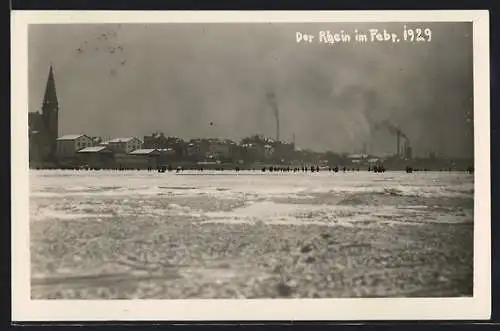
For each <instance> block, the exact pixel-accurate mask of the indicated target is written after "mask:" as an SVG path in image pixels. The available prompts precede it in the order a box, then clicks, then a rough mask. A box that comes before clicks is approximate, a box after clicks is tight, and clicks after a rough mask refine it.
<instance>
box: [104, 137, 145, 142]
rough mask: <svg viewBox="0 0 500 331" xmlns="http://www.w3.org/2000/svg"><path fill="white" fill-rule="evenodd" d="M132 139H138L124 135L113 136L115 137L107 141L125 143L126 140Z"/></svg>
mask: <svg viewBox="0 0 500 331" xmlns="http://www.w3.org/2000/svg"><path fill="white" fill-rule="evenodd" d="M133 139H138V138H136V137H124V138H115V139H111V140H110V141H108V143H126V142H129V141H131V140H133Z"/></svg>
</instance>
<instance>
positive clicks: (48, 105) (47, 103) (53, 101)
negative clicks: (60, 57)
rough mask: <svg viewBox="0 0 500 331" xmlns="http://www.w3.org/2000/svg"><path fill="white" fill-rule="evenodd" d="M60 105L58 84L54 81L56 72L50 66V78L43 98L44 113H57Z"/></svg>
mask: <svg viewBox="0 0 500 331" xmlns="http://www.w3.org/2000/svg"><path fill="white" fill-rule="evenodd" d="M58 108H59V103H58V101H57V94H56V84H55V81H54V70H53V66H52V64H51V65H50V71H49V78H48V79H47V85H46V87H45V96H44V98H43V105H42V113H46V112H51V111H57V110H58Z"/></svg>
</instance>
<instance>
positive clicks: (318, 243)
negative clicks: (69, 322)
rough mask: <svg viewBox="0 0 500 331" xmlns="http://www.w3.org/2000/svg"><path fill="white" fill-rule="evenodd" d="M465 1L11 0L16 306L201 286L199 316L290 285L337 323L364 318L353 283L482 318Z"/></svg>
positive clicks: (481, 165) (189, 293)
mask: <svg viewBox="0 0 500 331" xmlns="http://www.w3.org/2000/svg"><path fill="white" fill-rule="evenodd" d="M466 13H469V15H470V17H471V19H466V18H465V17H466V15H465V14H464V16H463V17H462V18H460V17H457V19H455V20H453V19H452V18H453V16H451V18H449V19H447V20H445V19H439V18H438V17H437V16H432V15H429V17H427V18H426V17H425V15H423V16H422V17H421V18H420V17H418V16H415V17H413V18H412V17H410V14H411V12H406V16H405V14H404V13H401V16H400V17H401V19H398V18H397V16H394V15H393V16H391V17H387V18H386V19H385V20H384V16H382V15H383V12H380V13H379V15H380V16H376V15H375V16H370V17H372V20H370V19H366V20H362V19H361V18H358V19H352V16H349V15H346V17H345V18H344V19H342V16H341V14H340V13H337V14H336V15H337V16H335V15H334V14H332V15H333V16H332V17H335V19H330V20H327V19H324V17H323V16H321V19H316V20H314V19H313V18H311V19H307V20H306V19H303V20H300V19H295V20H294V19H289V20H285V19H284V18H285V17H286V15H285V14H284V13H283V16H279V15H278V13H274V14H272V13H269V14H268V15H269V17H268V18H267V19H264V18H263V19H260V20H259V19H256V17H260V16H252V15H250V19H245V18H244V15H243V16H242V17H241V19H236V14H234V15H235V16H230V15H227V14H226V15H223V17H224V18H230V19H229V20H224V19H223V18H221V19H217V16H214V14H210V15H209V14H208V13H205V14H204V15H205V16H203V15H202V14H201V13H199V15H198V16H196V15H194V16H189V15H187V19H186V20H185V21H180V19H172V21H169V20H168V19H167V18H168V17H170V18H172V17H174V16H172V15H170V16H168V15H167V14H165V16H158V15H157V16H154V17H155V19H151V20H147V19H146V17H147V16H144V17H143V18H142V19H140V16H139V14H137V16H131V15H128V16H127V15H125V16H124V17H123V18H120V16H119V15H115V16H111V15H110V20H105V19H103V18H104V17H106V16H105V15H104V13H101V14H100V15H97V14H96V18H95V19H93V20H92V19H90V17H91V16H90V14H88V15H83V14H82V15H80V16H79V15H76V16H75V17H73V18H72V17H70V16H68V15H69V14H68V15H66V16H64V15H63V14H61V15H54V16H50V15H49V18H47V19H46V20H44V19H40V18H41V17H42V14H40V16H36V15H34V14H32V15H31V16H29V15H27V17H28V19H27V20H26V21H29V23H26V22H25V21H22V22H23V25H22V28H21V29H20V30H19V31H22V33H23V34H24V38H25V39H24V44H23V45H22V46H19V48H17V51H19V54H20V56H19V57H17V60H16V61H17V63H18V65H20V66H24V67H23V68H22V69H18V70H19V71H17V73H18V76H19V77H22V78H13V85H14V86H16V79H19V81H18V85H17V86H22V87H20V88H18V91H20V94H18V95H19V100H21V99H22V100H23V101H22V103H20V104H19V105H25V106H26V108H23V107H19V106H17V107H14V108H13V110H12V112H13V118H14V117H15V116H18V117H17V119H13V123H14V125H15V124H16V123H17V124H19V125H18V126H16V130H18V131H20V132H21V133H20V134H18V136H23V137H21V138H20V140H17V141H16V137H17V136H16V137H14V139H13V153H18V155H19V157H18V158H17V159H16V158H15V157H13V163H14V162H16V160H20V161H22V162H24V163H22V164H21V163H19V164H18V165H17V166H16V164H13V167H15V168H17V170H14V172H13V176H15V174H18V175H19V176H23V179H22V178H21V177H19V183H21V182H20V181H21V180H23V181H24V182H25V184H19V186H17V188H14V187H13V195H14V196H16V190H17V196H18V197H22V198H20V199H17V201H16V202H14V205H13V209H16V207H15V206H16V203H17V204H18V206H19V210H20V212H19V213H18V214H16V212H13V215H14V218H13V222H16V223H17V222H19V223H23V225H15V226H13V231H14V232H13V233H14V238H15V240H14V241H13V242H14V244H13V247H14V250H13V251H14V255H13V261H14V262H15V263H22V264H23V267H13V269H14V270H13V273H14V274H15V273H16V268H17V270H18V272H19V275H21V274H22V276H20V277H21V278H18V281H19V282H21V281H24V280H25V281H26V282H27V284H24V285H23V289H22V290H19V291H18V292H17V293H19V296H18V297H17V299H16V296H15V295H14V301H16V300H21V299H20V298H21V296H23V298H22V300H25V301H27V302H31V303H33V304H35V305H36V304H37V302H38V304H40V303H43V304H44V305H52V304H56V305H57V304H58V302H59V303H61V304H64V305H69V306H67V307H70V306H71V304H72V303H74V304H77V305H84V306H78V307H80V308H78V309H76V311H73V312H72V313H71V314H68V316H73V318H74V317H82V318H84V316H83V315H78V314H80V313H81V314H86V313H84V312H83V311H84V310H85V309H83V308H82V307H91V306H94V308H95V307H97V306H96V305H95V304H94V302H99V304H101V305H102V306H101V307H109V309H111V310H112V308H111V307H115V308H116V310H115V311H121V310H120V308H118V306H113V305H115V304H118V303H117V302H121V303H124V304H125V305H129V306H127V307H129V308H127V309H129V310H130V309H132V310H133V307H134V306H133V303H134V302H138V301H136V300H141V302H142V303H141V304H146V303H144V302H147V301H150V302H153V301H154V302H158V301H157V300H162V302H168V305H169V307H174V306H175V305H177V306H176V307H178V309H179V310H180V309H181V308H179V307H185V306H183V305H186V304H187V303H189V305H191V306H190V307H195V306H193V305H196V304H198V303H200V304H201V303H202V302H205V306H204V307H205V308H207V307H209V305H212V307H213V308H212V309H214V310H215V313H213V315H210V316H211V318H210V319H218V318H219V317H220V316H223V317H224V319H231V318H230V317H228V315H227V314H225V313H221V311H222V310H224V309H223V308H221V309H219V312H218V313H217V308H216V307H217V305H219V304H220V305H221V306H220V307H226V308H227V306H231V305H233V306H237V305H240V308H242V309H247V310H248V309H249V308H250V307H258V306H259V305H260V306H261V307H264V306H266V307H268V308H271V309H273V308H272V307H275V309H276V311H277V313H276V316H277V317H278V318H279V316H281V317H283V316H284V315H283V314H286V310H287V309H286V308H285V307H286V304H287V302H290V304H291V305H292V306H293V307H292V308H290V309H289V310H288V311H289V312H290V313H293V312H294V311H300V308H298V307H299V306H298V305H299V304H300V302H303V301H304V300H306V301H307V302H309V303H313V304H314V305H318V307H320V306H321V304H322V303H323V307H324V308H323V309H325V307H330V308H329V309H330V310H331V309H332V308H331V307H333V306H332V304H333V303H335V304H336V305H338V306H342V305H343V306H344V308H345V309H347V307H350V308H349V313H347V314H346V315H345V316H348V317H349V316H350V317H351V318H352V316H353V315H352V314H353V311H354V309H355V308H353V307H354V306H350V305H355V304H356V302H359V304H360V306H359V307H360V308H358V310H359V311H360V312H365V313H364V314H365V315H364V316H365V317H364V318H365V319H366V316H370V315H366V314H370V313H369V312H370V311H376V309H377V308H376V306H377V303H375V302H377V301H373V302H374V303H372V306H373V307H374V308H373V307H372V308H369V307H370V306H368V305H367V304H368V302H369V300H381V301H380V305H379V307H382V306H383V304H384V303H386V304H389V303H390V302H391V300H399V301H397V302H400V303H399V304H395V305H396V306H399V308H400V309H402V310H404V309H406V311H407V312H412V311H413V312H416V311H417V310H418V307H419V306H418V305H419V304H420V305H421V306H425V307H424V310H425V309H427V310H428V311H433V310H434V312H433V313H435V314H438V312H436V311H435V309H434V308H432V307H433V304H439V302H438V301H435V300H437V299H441V300H447V299H449V300H452V301H450V303H449V304H450V305H451V306H448V307H453V304H456V305H457V306H456V307H457V308H456V309H454V312H455V313H457V314H458V313H460V312H461V311H464V312H470V313H471V315H473V316H476V317H478V318H479V316H487V315H488V314H489V310H488V309H489V308H488V307H489V299H488V297H489V295H490V294H489V292H488V291H489V274H487V273H488V272H489V263H490V262H489V222H490V218H489V217H490V216H489V196H485V197H483V196H481V198H478V194H483V195H484V194H486V195H488V194H489V164H488V163H489V159H488V157H489V156H488V155H487V153H489V134H488V133H487V131H488V130H489V120H488V118H489V117H488V116H489V115H488V114H489V101H488V100H489V99H488V98H489V94H488V91H487V90H488V88H489V81H488V79H489V76H488V68H487V67H486V70H484V67H483V68H481V67H479V66H478V64H477V62H478V61H479V59H480V58H482V59H486V62H488V61H489V58H488V53H487V43H488V38H486V40H482V41H481V42H480V41H478V38H479V37H480V35H479V34H478V25H477V24H478V23H477V22H475V21H474V20H473V19H472V18H475V17H481V18H482V19H483V20H485V21H486V32H485V34H484V31H483V34H482V36H486V37H487V32H488V30H487V24H488V23H487V22H488V17H487V14H486V16H481V15H480V13H481V12H466ZM158 14H160V13H158ZM143 15H144V14H143ZM240 15H242V14H241V13H240ZM273 15H274V16H273ZM304 15H305V14H304ZM19 17H22V15H20V16H19ZM111 17H113V18H112V19H111ZM117 17H118V18H119V19H117ZM127 17H128V18H129V19H127ZM132 17H135V18H134V19H133V18H132ZM158 17H164V19H158ZM190 17H191V18H190ZM203 17H205V18H207V19H200V18H203ZM263 17H265V15H264V16H263ZM295 17H296V18H297V17H298V16H297V14H295ZM304 17H307V16H304ZM373 17H377V19H373ZM439 17H444V16H439ZM25 18H26V17H25ZM231 18H232V19H231ZM252 18H253V19H252ZM37 19H38V20H37ZM79 19H80V20H79ZM30 20H31V21H30ZM58 20H60V21H61V22H59V21H58ZM18 22H21V20H20V19H19V20H18ZM18 26H21V24H20V23H19V24H18ZM482 27H484V25H482ZM481 43H482V45H483V46H482V47H483V48H482V49H483V51H486V54H484V55H481V53H479V51H480V48H478V44H481ZM484 43H486V48H485V46H484ZM19 44H21V43H19ZM14 51H16V48H14V47H13V52H14ZM17 73H16V71H13V76H15V75H17ZM481 74H482V75H483V76H480V75H481ZM21 79H22V80H21ZM21 82H22V83H21ZM23 84H24V85H23ZM480 88H482V90H481V91H482V92H478V91H479V90H480ZM14 93H15V92H14ZM478 93H483V94H482V95H480V94H478ZM13 100H17V99H16V97H14V98H13ZM14 103H15V102H14ZM14 113H16V114H17V113H20V114H21V115H14ZM14 125H13V126H14ZM22 126H23V127H22ZM14 146H15V147H14ZM481 176H486V177H481ZM15 182H16V179H15V178H14V177H13V183H15ZM24 182H23V183H24ZM13 200H14V198H13ZM21 203H25V204H24V207H21ZM21 210H23V211H21ZM21 213H22V214H21ZM15 215H18V217H19V219H16V216H15ZM21 215H23V216H22V218H23V220H21ZM478 215H481V216H480V217H478ZM24 218H25V219H24ZM21 227H22V229H24V231H25V233H24V234H21ZM16 233H17V234H16ZM17 236H21V237H23V236H24V237H23V238H22V239H19V240H18V239H16V238H17ZM478 238H480V239H479V240H480V241H482V243H480V242H478ZM16 240H17V244H16ZM16 247H17V248H16ZM478 250H479V252H478ZM21 254H24V255H21ZM15 256H18V257H21V256H23V258H22V260H21V259H17V260H16V258H15ZM478 256H480V257H479V258H478ZM478 259H479V260H478ZM21 261H22V262H21ZM21 270H23V271H22V272H21ZM19 286H21V285H19ZM485 291H486V292H487V293H485ZM14 293H16V290H14ZM291 299H299V300H291ZM325 299H329V300H333V301H331V302H332V303H330V304H328V303H327V302H330V301H329V300H326V301H324V300H325ZM347 299H357V301H354V302H353V301H349V302H350V303H349V304H347V303H346V304H343V302H346V301H345V300H347ZM423 299H424V300H430V301H427V303H425V301H422V300H423ZM479 299H480V300H481V304H480V305H478V300H479ZM96 300H97V301H96ZM116 300H120V301H116ZM207 300H209V301H207ZM384 300H385V301H384ZM401 300H402V301H401ZM405 300H408V301H405ZM411 300H415V301H411ZM419 300H420V301H419ZM453 300H454V301H453ZM467 300H468V301H467ZM252 302H253V305H252ZM364 302H365V303H366V304H365V305H364ZM370 302H371V301H370ZM393 302H395V301H393ZM436 302H437V303H436ZM209 303H210V304H209ZM409 303H412V304H415V306H414V307H413V308H411V307H410V306H409ZM162 304H163V303H157V305H162ZM207 304H208V306H207ZM460 304H461V306H460ZM108 305H109V306H108ZM131 305H132V306H131ZM249 305H250V306H249ZM256 305H257V306H256ZM279 305H284V306H282V307H281V308H278V306H279ZM445 306H446V304H445V303H444V302H443V307H445ZM38 307H43V305H39V306H38ZM45 307H48V306H45ZM54 307H55V306H54ZM60 307H62V306H60ZM75 307H76V306H75ZM131 307H132V308H131ZM244 307H246V308H244ZM303 307H308V308H307V309H309V310H310V311H311V313H312V315H313V316H314V315H315V314H318V312H312V311H313V310H316V309H319V308H312V307H315V306H311V305H310V304H308V305H306V304H304V306H303ZM363 307H364V308H363ZM386 307H388V306H386ZM434 307H435V306H434ZM458 307H462V308H458ZM474 307H479V308H477V310H476V311H474ZM485 307H486V308H485ZM21 308H22V307H21ZM420 308H422V307H420ZM41 309H42V308H41ZM89 309H91V308H89ZM158 309H160V308H158ZM227 309H232V308H227ZM234 309H236V308H234ZM370 309H375V310H370ZM387 309H389V308H387ZM54 310H55V309H53V310H52V311H51V312H50V314H56V315H57V314H59V315H57V316H59V319H64V318H63V317H61V316H62V315H60V314H62V313H59V312H58V313H55V312H54ZM89 311H90V310H88V311H87V312H89ZM96 311H97V309H96ZM123 311H124V310H123ZM229 311H230V310H226V312H229ZM306 311H307V310H302V312H303V313H301V314H302V315H295V316H293V315H291V316H289V318H288V319H295V318H301V319H307V317H306V316H304V315H303V314H305V313H306ZM341 311H342V309H341V308H339V310H338V311H336V312H332V311H330V312H328V311H326V312H325V313H324V314H323V315H320V316H321V317H322V318H325V317H331V318H332V319H333V318H340V319H342V316H343V315H342V313H340V312H341ZM391 311H393V310H391ZM47 312H48V308H47V311H46V313H47ZM107 312H109V310H108V311H107ZM279 312H282V313H279ZM393 312H395V311H393ZM30 313H32V312H30ZM247 313H248V314H250V315H252V312H249V311H247ZM448 313H449V312H446V313H444V314H445V315H444V317H446V316H448V315H446V314H448ZM26 314H28V312H25V315H26ZM99 314H106V312H103V311H101V312H98V313H97V315H98V316H101V317H96V318H97V319H105V317H103V316H104V315H99ZM155 314H157V315H155V317H156V318H158V319H160V318H161V315H158V314H160V313H159V312H157V313H155ZM170 314H171V315H169V317H168V318H170V319H183V318H182V316H181V315H178V316H179V318H176V316H172V313H170ZM208 314H209V313H208V312H207V313H201V315H200V316H204V317H205V319H206V316H207V315H208ZM221 314H222V315H221ZM349 314H351V315H349ZM360 314H361V315H360V318H363V317H361V316H362V314H363V313H360ZM373 314H375V313H373ZM21 315H22V314H21ZM35 315H37V316H39V317H38V318H41V317H40V316H41V315H43V313H41V312H39V313H35ZM97 315H96V316H97ZM45 316H46V317H47V316H50V315H45ZM85 316H87V317H85V318H84V319H91V317H90V316H89V315H88V314H87V315H85ZM106 316H109V315H106ZM113 316H114V318H115V319H116V318H118V319H120V318H119V317H116V316H117V315H116V314H115V315H113ZM150 316H152V315H150ZM190 316H191V317H190V318H193V316H194V315H190ZM252 316H253V318H257V319H264V318H265V317H266V316H272V315H265V314H264V315H262V314H261V315H258V314H257V312H256V311H255V312H254V314H253V315H252ZM381 316H382V315H381ZM396 316H397V315H396ZM419 316H420V315H419ZM142 317H143V318H144V316H142ZM235 317H237V318H240V319H244V316H243V317H242V315H235ZM316 317H318V315H316ZM409 317H411V316H409ZM54 318H56V317H54ZM82 318H80V320H81V319H82ZM130 318H132V316H130V317H127V319H130ZM137 318H139V317H138V316H137ZM146 318H147V317H146ZM221 318H222V317H221ZM371 318H373V316H371ZM250 319H252V317H250ZM271 319H272V317H271ZM375 319H378V318H377V317H375ZM399 319H401V316H399ZM403 319H404V317H403ZM420 319H425V316H423V317H422V316H420Z"/></svg>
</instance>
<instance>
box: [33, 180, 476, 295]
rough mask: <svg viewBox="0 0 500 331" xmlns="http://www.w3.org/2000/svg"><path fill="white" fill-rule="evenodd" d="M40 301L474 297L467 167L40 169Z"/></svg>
mask: <svg viewBox="0 0 500 331" xmlns="http://www.w3.org/2000/svg"><path fill="white" fill-rule="evenodd" d="M30 187H31V194H30V229H31V230H30V233H31V270H32V296H33V297H34V298H88V299H96V298H165V299H168V298H238V297H245V298H263V297H353V296H356V297H359V296H442V295H446V296H461V295H472V256H473V251H472V248H473V205H474V203H473V196H474V194H473V189H474V183H473V176H472V175H469V174H465V173H448V172H443V173H432V172H429V173H413V174H406V173H403V172H387V173H384V174H375V173H368V172H348V173H335V174H333V173H330V172H327V171H326V172H322V173H297V174H294V173H272V174H270V173H261V172H240V173H239V174H236V173H234V172H229V171H225V172H207V171H205V172H183V173H180V174H175V173H157V172H147V171H53V170H45V171H31V172H30Z"/></svg>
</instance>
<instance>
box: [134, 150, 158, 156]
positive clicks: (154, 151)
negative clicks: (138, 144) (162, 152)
mask: <svg viewBox="0 0 500 331" xmlns="http://www.w3.org/2000/svg"><path fill="white" fill-rule="evenodd" d="M151 153H158V150H157V149H156V148H145V149H136V150H134V151H132V152H130V153H129V154H132V155H148V154H151Z"/></svg>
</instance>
